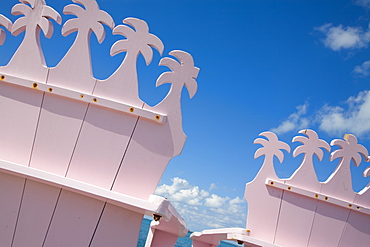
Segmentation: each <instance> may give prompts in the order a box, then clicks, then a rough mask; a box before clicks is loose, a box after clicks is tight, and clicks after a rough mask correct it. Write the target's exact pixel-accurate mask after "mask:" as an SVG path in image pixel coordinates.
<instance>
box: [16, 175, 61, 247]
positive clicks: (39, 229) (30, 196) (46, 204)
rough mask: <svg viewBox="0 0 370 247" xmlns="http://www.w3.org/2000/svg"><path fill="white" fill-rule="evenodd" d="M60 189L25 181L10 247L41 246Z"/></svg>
mask: <svg viewBox="0 0 370 247" xmlns="http://www.w3.org/2000/svg"><path fill="white" fill-rule="evenodd" d="M59 192H60V189H59V188H56V187H52V186H49V185H46V184H41V183H38V182H35V181H32V180H29V179H27V180H26V185H25V190H24V195H23V199H22V205H21V209H20V212H19V216H18V220H17V229H16V231H15V235H14V240H13V244H12V246H14V247H16V246H19V247H22V246H24V245H25V243H27V245H28V246H42V244H43V242H44V239H45V236H46V232H47V230H48V227H49V223H50V220H51V217H52V214H53V212H54V207H55V203H56V201H57V199H58V196H59Z"/></svg>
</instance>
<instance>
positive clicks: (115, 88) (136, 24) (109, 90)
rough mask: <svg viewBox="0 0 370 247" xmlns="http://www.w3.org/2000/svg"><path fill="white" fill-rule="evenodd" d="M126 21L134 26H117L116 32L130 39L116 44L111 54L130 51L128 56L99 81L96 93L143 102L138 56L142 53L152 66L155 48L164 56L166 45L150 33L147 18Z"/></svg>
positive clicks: (137, 102) (136, 102) (132, 101)
mask: <svg viewBox="0 0 370 247" xmlns="http://www.w3.org/2000/svg"><path fill="white" fill-rule="evenodd" d="M122 22H123V23H125V24H128V25H130V26H132V27H133V28H134V29H132V28H131V27H129V26H126V25H118V26H117V27H115V28H114V29H113V34H115V35H116V34H119V35H122V36H124V37H126V39H124V40H119V41H117V42H116V43H114V44H113V46H112V48H111V52H110V54H111V56H115V55H117V54H119V53H121V52H126V56H125V59H124V60H123V62H122V63H121V65H120V67H119V68H118V69H117V70H116V72H115V73H114V74H113V75H112V76H111V77H110V78H108V79H107V80H105V81H102V82H103V83H98V84H97V87H96V89H95V92H94V94H95V95H99V96H103V97H104V96H105V97H108V98H110V99H113V100H117V101H122V99H124V100H128V101H130V102H129V103H132V104H136V105H137V104H140V105H141V104H142V102H141V100H140V99H139V92H138V77H137V69H136V62H137V58H138V55H139V54H141V55H142V56H143V57H144V59H145V62H146V64H147V65H149V64H150V63H151V61H152V58H153V50H152V48H154V49H156V50H158V52H159V53H160V54H161V55H162V52H163V49H164V45H163V43H162V41H161V40H160V39H159V38H158V37H157V36H155V35H154V34H151V33H149V27H148V25H147V23H146V22H145V21H143V20H140V19H137V18H132V17H130V18H126V19H124V20H123V21H122Z"/></svg>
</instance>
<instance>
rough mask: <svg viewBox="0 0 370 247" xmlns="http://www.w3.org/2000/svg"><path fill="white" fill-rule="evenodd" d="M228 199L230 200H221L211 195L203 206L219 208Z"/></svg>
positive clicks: (225, 198)
mask: <svg viewBox="0 0 370 247" xmlns="http://www.w3.org/2000/svg"><path fill="white" fill-rule="evenodd" d="M229 199H230V198H228V197H224V198H222V197H220V196H218V195H215V194H212V195H211V197H208V198H206V199H205V201H206V202H205V204H204V205H205V206H207V207H211V208H219V207H221V206H222V205H223V204H224V203H225V202H226V201H227V200H229Z"/></svg>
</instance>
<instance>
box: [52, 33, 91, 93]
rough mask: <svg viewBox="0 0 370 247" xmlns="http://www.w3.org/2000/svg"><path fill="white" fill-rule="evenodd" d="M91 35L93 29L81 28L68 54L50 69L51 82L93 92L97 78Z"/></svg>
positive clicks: (85, 91)
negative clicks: (91, 51)
mask: <svg viewBox="0 0 370 247" xmlns="http://www.w3.org/2000/svg"><path fill="white" fill-rule="evenodd" d="M90 36H91V30H89V29H86V30H79V32H78V34H77V37H76V40H75V42H74V43H73V45H72V46H71V48H70V49H69V51H68V52H67V54H66V55H65V56H64V58H63V59H62V60H61V61H60V62H59V64H58V65H57V66H56V67H55V68H53V69H52V70H51V71H50V76H49V82H50V83H51V84H54V85H58V86H63V87H66V88H69V89H72V90H76V91H80V92H84V93H89V94H91V93H92V92H93V89H94V86H95V81H96V80H95V79H94V77H93V74H92V64H91V53H90Z"/></svg>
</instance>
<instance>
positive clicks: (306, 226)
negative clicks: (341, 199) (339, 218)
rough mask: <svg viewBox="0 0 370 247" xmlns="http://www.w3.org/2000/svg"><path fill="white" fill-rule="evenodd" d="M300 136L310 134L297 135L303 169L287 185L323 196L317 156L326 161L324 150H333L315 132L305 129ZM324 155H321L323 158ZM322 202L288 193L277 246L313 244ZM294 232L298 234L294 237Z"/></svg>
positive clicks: (277, 234) (283, 201) (298, 152)
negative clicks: (312, 231) (317, 215)
mask: <svg viewBox="0 0 370 247" xmlns="http://www.w3.org/2000/svg"><path fill="white" fill-rule="evenodd" d="M299 133H301V134H305V135H307V137H305V136H297V137H295V138H293V141H299V142H301V143H302V145H301V146H299V147H298V148H297V149H296V150H295V151H294V153H293V156H297V155H298V154H300V153H303V154H304V156H303V161H302V164H301V166H300V167H299V168H298V169H297V170H296V171H295V172H294V174H293V175H292V176H291V178H290V179H287V180H286V181H285V183H286V184H288V185H291V186H296V187H298V188H302V189H306V190H309V191H311V192H314V193H319V192H320V190H321V183H319V181H318V179H317V177H316V172H315V169H314V165H313V155H314V154H315V153H316V154H317V155H318V157H319V160H321V159H322V154H323V153H322V151H320V150H319V149H320V148H325V149H326V150H327V151H329V150H330V146H329V144H327V143H326V142H325V141H323V140H320V139H318V136H317V134H316V132H314V131H313V130H303V131H300V132H299ZM320 153H321V155H320ZM317 205H318V200H316V199H314V198H308V197H305V196H301V195H298V194H295V193H291V192H289V191H285V192H284V195H283V200H282V204H281V210H280V215H279V222H278V227H277V232H276V237H275V244H277V245H281V246H292V247H294V246H306V245H307V244H308V241H309V237H310V233H311V228H312V223H313V220H314V217H315V211H316V208H317ZM293 232H294V234H292V233H293Z"/></svg>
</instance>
